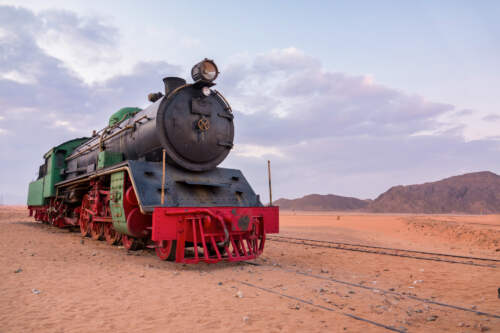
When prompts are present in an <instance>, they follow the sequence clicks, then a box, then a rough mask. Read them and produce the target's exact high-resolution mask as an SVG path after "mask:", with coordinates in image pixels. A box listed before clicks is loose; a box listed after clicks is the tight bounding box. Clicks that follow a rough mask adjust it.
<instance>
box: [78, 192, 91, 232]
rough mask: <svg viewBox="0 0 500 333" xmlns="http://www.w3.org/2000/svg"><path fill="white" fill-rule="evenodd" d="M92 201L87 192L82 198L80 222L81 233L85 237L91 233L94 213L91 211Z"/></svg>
mask: <svg viewBox="0 0 500 333" xmlns="http://www.w3.org/2000/svg"><path fill="white" fill-rule="evenodd" d="M89 210H90V201H89V196H88V194H85V195H84V196H83V199H82V209H81V210H80V219H79V220H78V224H79V225H80V234H81V235H82V236H83V237H87V236H89V235H90V226H89V225H90V222H91V221H92V215H91V214H90V213H89Z"/></svg>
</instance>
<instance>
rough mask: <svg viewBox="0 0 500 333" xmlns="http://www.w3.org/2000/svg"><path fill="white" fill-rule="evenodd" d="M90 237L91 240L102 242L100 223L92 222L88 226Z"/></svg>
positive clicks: (102, 230)
mask: <svg viewBox="0 0 500 333" xmlns="http://www.w3.org/2000/svg"><path fill="white" fill-rule="evenodd" d="M89 229H90V237H91V238H92V239H93V240H102V239H103V238H104V224H103V223H102V222H92V223H90V225H89Z"/></svg>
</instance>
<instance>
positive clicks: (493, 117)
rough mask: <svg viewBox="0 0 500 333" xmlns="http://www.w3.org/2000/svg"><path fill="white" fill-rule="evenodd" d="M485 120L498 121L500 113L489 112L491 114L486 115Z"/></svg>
mask: <svg viewBox="0 0 500 333" xmlns="http://www.w3.org/2000/svg"><path fill="white" fill-rule="evenodd" d="M483 120H484V121H487V122H490V121H491V122H497V121H499V120H500V115H498V114H489V115H486V116H484V117H483Z"/></svg>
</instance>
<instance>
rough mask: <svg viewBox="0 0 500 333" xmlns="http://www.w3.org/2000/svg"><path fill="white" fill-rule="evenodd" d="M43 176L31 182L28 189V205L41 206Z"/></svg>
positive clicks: (42, 201) (42, 202)
mask: <svg viewBox="0 0 500 333" xmlns="http://www.w3.org/2000/svg"><path fill="white" fill-rule="evenodd" d="M43 204H44V200H43V178H42V179H38V180H37V181H34V182H31V183H30V185H29V190H28V206H43Z"/></svg>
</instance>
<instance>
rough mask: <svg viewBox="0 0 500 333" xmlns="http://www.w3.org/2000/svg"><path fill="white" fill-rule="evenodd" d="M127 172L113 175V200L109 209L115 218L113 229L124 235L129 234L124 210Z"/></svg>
mask: <svg viewBox="0 0 500 333" xmlns="http://www.w3.org/2000/svg"><path fill="white" fill-rule="evenodd" d="M124 185H125V171H120V172H116V173H113V174H112V175H111V200H110V201H109V206H110V207H109V208H110V210H111V216H112V218H113V227H114V228H115V229H116V231H118V232H121V233H122V234H129V232H128V228H127V217H126V216H125V210H124V209H123V198H124V196H125V188H124Z"/></svg>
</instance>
